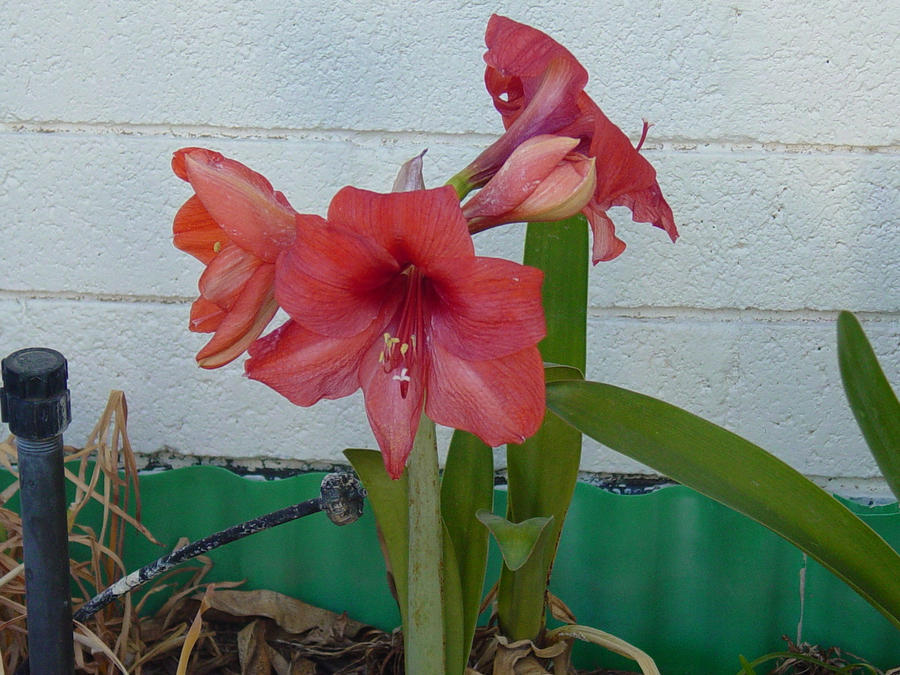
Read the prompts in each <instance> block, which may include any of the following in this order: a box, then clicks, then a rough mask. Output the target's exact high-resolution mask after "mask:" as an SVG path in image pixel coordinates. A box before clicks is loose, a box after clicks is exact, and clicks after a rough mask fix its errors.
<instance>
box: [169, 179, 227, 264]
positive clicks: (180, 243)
mask: <svg viewBox="0 0 900 675" xmlns="http://www.w3.org/2000/svg"><path fill="white" fill-rule="evenodd" d="M172 232H173V234H174V235H175V239H174V243H175V248H178V249H180V250H182V251H184V252H185V253H190V254H191V255H192V256H194V257H195V258H197V259H198V260H199V261H200V262H202V263H204V264H208V263H209V262H210V261H211V260H212V259H213V258H215V257H216V251H217V249H220V248H221V247H222V246H224V245H225V244H227V243H228V242H229V239H228V235H227V234H225V232H223V231H222V228H221V227H219V224H218V223H216V221H214V220H213V219H212V217H211V216H210V215H209V212H208V211H207V210H206V207H205V206H203V202H201V201H200V199H199V198H198V197H197V195H194V196H192V197H191V198H190V199H188V200H187V201H186V202H185V203H184V205H183V206H182V207H181V208H180V209H179V210H178V213H176V214H175V222H174V224H173V226H172Z"/></svg>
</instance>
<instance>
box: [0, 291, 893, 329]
mask: <svg viewBox="0 0 900 675" xmlns="http://www.w3.org/2000/svg"><path fill="white" fill-rule="evenodd" d="M0 300H62V301H73V302H78V301H90V302H106V303H123V304H142V303H143V304H152V305H186V304H190V303H192V302H193V301H194V300H196V296H183V295H154V294H140V293H99V292H92V291H53V290H13V289H4V288H0ZM839 311H840V310H836V309H760V308H744V309H735V308H732V307H708V308H707V307H686V306H650V305H641V306H633V307H598V306H593V307H590V308H589V309H588V313H589V314H590V316H591V317H592V318H594V319H599V320H633V321H671V320H672V319H677V320H683V321H684V320H687V321H710V322H716V323H723V322H741V321H762V322H771V323H794V322H820V321H834V320H835V319H837V315H838V312H839ZM854 314H856V316H857V317H859V318H860V319H862V320H865V321H873V322H890V321H898V320H900V311H892V310H884V311H863V312H854Z"/></svg>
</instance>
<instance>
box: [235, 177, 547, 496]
mask: <svg viewBox="0 0 900 675" xmlns="http://www.w3.org/2000/svg"><path fill="white" fill-rule="evenodd" d="M297 227H298V237H297V242H296V243H295V244H294V245H293V246H292V247H291V248H290V249H288V250H287V251H286V252H285V253H283V254H282V255H281V256H280V257H279V259H278V265H277V271H276V279H275V288H276V297H277V298H278V303H279V305H280V306H281V307H283V308H284V309H285V310H286V311H287V312H288V314H289V315H290V317H291V319H290V321H288V322H287V323H286V324H284V325H283V326H281V327H280V328H279V329H277V330H276V331H274V332H272V333H271V334H269V335H267V336H266V337H264V338H261V339H260V340H257V341H256V342H255V343H254V344H253V345H251V347H250V350H249V351H250V359H249V360H248V361H247V364H246V371H247V374H248V375H249V376H250V377H251V378H253V379H256V380H260V381H262V382H264V383H265V384H268V385H269V386H270V387H272V388H274V389H275V390H276V391H278V392H279V393H281V394H282V395H284V396H286V397H287V398H288V399H290V400H291V401H293V402H294V403H296V404H297V405H302V406H309V405H312V404H313V403H315V402H316V401H318V400H319V399H322V398H340V397H343V396H347V395H349V394H351V393H353V392H354V391H356V390H357V389H359V388H362V390H363V395H364V396H365V402H366V413H367V415H368V417H369V422H370V424H371V426H372V430H373V431H374V433H375V438H376V439H377V441H378V445H379V447H380V448H381V451H382V453H383V456H384V462H385V467H386V468H387V470H388V473H390V475H391V476H393V477H394V478H397V477H399V476H400V475H401V474H402V472H403V467H404V464H405V463H406V458H407V457H408V455H409V453H410V450H411V448H412V443H413V438H414V436H415V432H416V429H417V428H418V424H419V418H420V415H421V412H422V408H423V405H424V409H425V412H426V414H427V415H428V416H429V417H430V418H431V419H432V420H434V421H435V422H437V423H439V424H444V425H447V426H451V427H455V428H457V429H464V430H467V431H471V432H473V433H475V434H476V435H478V436H479V437H481V438H482V440H484V441H485V442H486V443H488V444H490V445H500V444H502V443H509V442H517V443H518V442H521V441H523V440H524V439H525V438H527V437H528V436H530V435H531V434H533V433H534V432H535V431H536V430H537V428H538V427H539V426H540V423H541V420H542V418H543V415H544V386H543V385H544V375H543V366H542V362H541V357H540V354H539V353H538V350H537V343H538V341H540V340H541V339H542V338H543V337H544V333H545V327H544V314H543V309H542V306H541V292H540V287H541V281H542V279H543V275H542V274H541V272H540V270H537V269H534V268H531V267H525V266H523V265H520V264H518V263H514V262H511V261H508V260H500V259H495V258H485V257H477V256H476V255H475V251H474V248H473V246H472V239H471V237H470V235H469V233H468V230H467V226H466V220H465V218H463V215H462V213H461V211H460V208H459V202H458V198H457V196H456V194H455V192H454V190H453V188H451V187H449V186H447V187H443V188H440V189H436V190H416V191H413V192H397V193H390V194H377V193H374V192H367V191H364V190H358V189H356V188H351V187H347V188H344V189H342V190H341V191H340V192H338V194H337V195H335V197H334V199H333V200H332V202H331V205H330V207H329V209H328V218H327V221H326V220H323V219H321V218H318V217H316V216H298V217H297Z"/></svg>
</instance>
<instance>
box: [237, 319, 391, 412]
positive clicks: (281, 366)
mask: <svg viewBox="0 0 900 675" xmlns="http://www.w3.org/2000/svg"><path fill="white" fill-rule="evenodd" d="M374 339H375V336H374V335H373V333H372V332H371V331H368V332H363V333H360V334H359V335H355V336H353V337H351V338H332V337H326V336H324V335H319V334H317V333H313V332H312V331H309V330H306V329H305V328H304V327H303V326H301V325H299V324H298V323H297V322H296V321H293V320H290V321H287V322H286V323H284V324H283V325H281V326H280V327H279V328H277V329H275V330H274V331H272V332H271V333H269V334H268V335H266V336H265V337H262V338H260V339H259V340H257V341H256V342H254V343H253V344H252V345H250V350H249V351H250V358H249V359H248V360H247V362H246V363H245V364H244V369H245V372H246V374H247V376H248V377H249V378H250V379H253V380H259V381H260V382H263V383H265V384H267V385H269V386H270V387H272V389H274V390H275V391H277V392H278V393H279V394H281V395H282V396H284V397H285V398H287V399H288V400H290V401H291V402H292V403H294V404H296V405H300V406H311V405H313V404H314V403H316V402H317V401H319V400H321V399H323V398H328V399H334V398H341V397H343V396H349V395H350V394H352V393H353V392H354V391H356V390H357V389H359V378H358V376H357V371H358V369H359V364H360V361H361V359H362V358H363V357H364V356H365V354H366V353H367V352H368V350H369V348H370V347H371V345H372V344H373V341H374Z"/></svg>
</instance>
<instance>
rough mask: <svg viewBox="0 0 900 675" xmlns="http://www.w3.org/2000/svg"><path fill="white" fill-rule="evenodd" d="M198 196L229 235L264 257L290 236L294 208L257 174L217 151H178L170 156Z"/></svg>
mask: <svg viewBox="0 0 900 675" xmlns="http://www.w3.org/2000/svg"><path fill="white" fill-rule="evenodd" d="M173 167H174V168H175V171H176V173H177V174H179V175H182V174H183V175H185V176H186V177H187V179H188V180H189V181H190V183H191V186H192V187H193V188H194V191H195V192H196V193H197V197H198V198H199V199H200V201H201V202H202V203H203V206H204V207H205V208H206V210H207V211H208V212H209V215H210V217H211V218H212V219H213V220H214V221H215V222H217V223H218V224H219V225H220V226H221V227H222V229H223V230H224V231H225V232H226V233H227V234H228V236H229V237H230V238H231V239H232V240H233V241H234V242H235V243H237V244H238V245H239V246H241V247H242V248H244V249H245V250H247V251H250V252H252V253H253V254H254V255H256V256H257V257H258V258H261V259H263V260H265V261H266V262H274V261H275V258H277V257H278V254H279V253H280V251H281V249H282V248H283V247H284V246H286V245H288V244H290V243H291V242H292V241H293V239H294V214H295V211H294V210H293V209H292V208H291V206H290V204H288V202H287V200H286V199H285V198H284V195H282V194H281V193H280V192H275V191H274V190H273V189H272V185H271V183H269V181H268V180H266V179H265V177H263V176H262V175H261V174H258V173H256V172H255V171H252V170H250V169H249V168H247V167H246V166H244V165H243V164H241V163H240V162H236V161H234V160H232V159H228V158H226V157H224V156H222V155H220V154H219V153H217V152H212V151H209V150H202V149H196V148H192V149H188V150H181V151H179V152H178V153H176V156H175V159H173Z"/></svg>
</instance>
